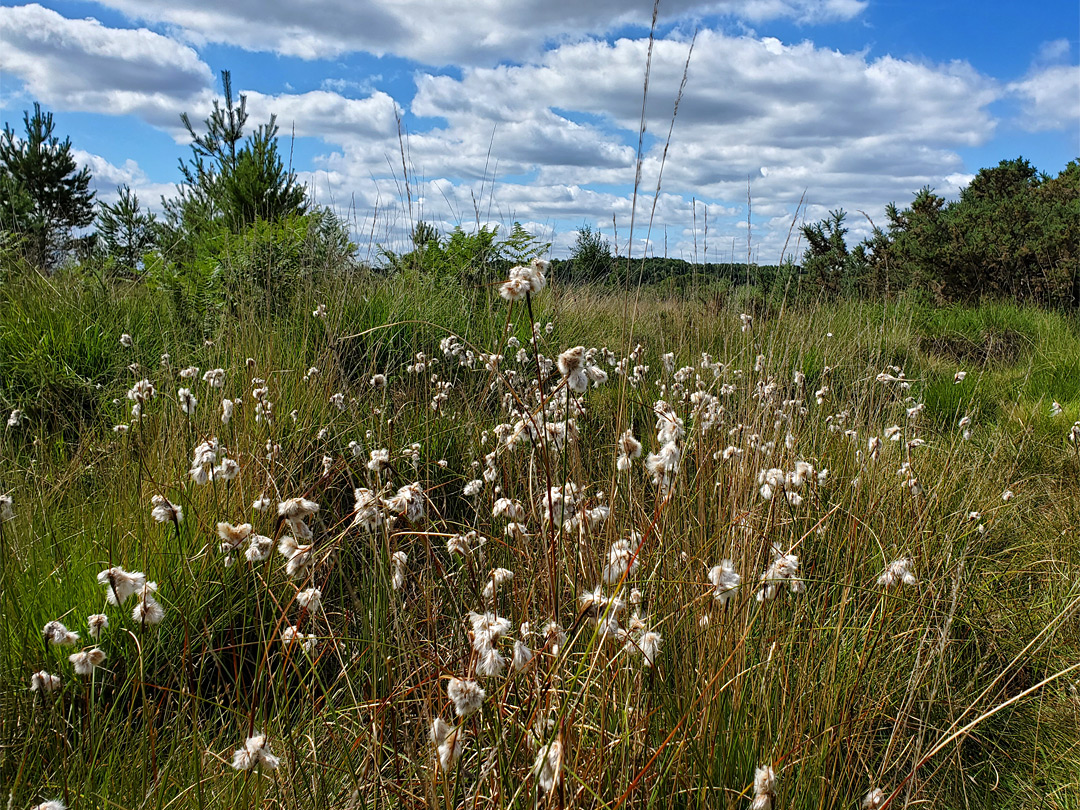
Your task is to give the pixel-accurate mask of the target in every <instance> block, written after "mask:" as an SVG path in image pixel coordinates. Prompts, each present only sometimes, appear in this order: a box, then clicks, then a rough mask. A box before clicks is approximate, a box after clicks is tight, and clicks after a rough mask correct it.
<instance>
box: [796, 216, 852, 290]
mask: <svg viewBox="0 0 1080 810" xmlns="http://www.w3.org/2000/svg"><path fill="white" fill-rule="evenodd" d="M845 219H847V213H846V212H845V211H843V210H839V209H838V210H836V211H830V212H829V216H828V218H827V219H823V220H822V221H821V222H816V223H814V224H813V225H803V228H802V233H803V237H804V238H805V239H806V243H807V248H806V252H805V253H804V254H803V269H804V270H805V271H806V275H807V281H809V282H810V284H811V286H812V287H813V289H814V291H815V293H823V294H824V295H826V296H829V297H835V296H836V295H838V294H839V293H840V291H841V286H842V285H843V282H844V280H845V278H847V277H848V276H850V275H851V267H852V256H851V254H849V253H848V249H847V243H846V242H845V241H844V236H845V235H846V234H847V232H848V229H847V228H846V227H845V226H844V220H845Z"/></svg>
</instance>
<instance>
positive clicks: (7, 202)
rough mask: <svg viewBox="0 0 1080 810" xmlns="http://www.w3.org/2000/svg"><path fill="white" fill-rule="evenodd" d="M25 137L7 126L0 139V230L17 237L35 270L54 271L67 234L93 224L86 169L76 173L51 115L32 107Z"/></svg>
mask: <svg viewBox="0 0 1080 810" xmlns="http://www.w3.org/2000/svg"><path fill="white" fill-rule="evenodd" d="M23 128H24V130H25V136H24V137H21V138H19V137H16V135H15V131H14V130H13V129H12V128H11V127H9V126H5V127H4V131H3V134H0V230H3V231H7V232H10V233H15V234H18V235H19V236H20V237H21V242H22V246H23V250H24V254H25V256H26V258H27V260H28V261H29V262H30V264H31V265H32V266H34V267H36V268H38V269H41V270H47V269H50V268H52V267H55V266H56V264H57V263H58V262H59V261H60V259H61V258H62V257H63V255H64V253H65V252H66V251H67V249H68V247H69V245H70V239H69V236H70V231H71V229H73V228H83V227H86V226H87V225H89V224H90V223H91V222H93V221H94V192H93V191H90V170H89V169H87V168H85V167H84V168H83V169H81V170H79V169H78V166H77V164H76V163H75V158H74V157H73V156H72V154H71V139H70V138H65V139H64V140H63V141H61V140H60V139H59V138H58V137H57V136H56V135H54V134H53V132H54V129H55V123H54V121H53V117H52V113H43V112H42V111H41V105H40V104H36V103H35V104H34V114H33V115H32V116H31V115H30V113H29V112H24V113H23Z"/></svg>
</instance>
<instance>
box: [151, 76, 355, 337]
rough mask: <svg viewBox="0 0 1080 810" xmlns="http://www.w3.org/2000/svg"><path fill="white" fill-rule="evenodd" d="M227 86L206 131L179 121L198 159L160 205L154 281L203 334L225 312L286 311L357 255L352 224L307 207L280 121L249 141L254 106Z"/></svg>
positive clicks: (185, 165)
mask: <svg viewBox="0 0 1080 810" xmlns="http://www.w3.org/2000/svg"><path fill="white" fill-rule="evenodd" d="M222 85H223V88H224V104H222V103H220V102H218V101H215V102H214V109H213V111H212V112H211V113H210V116H209V117H208V118H207V119H206V120H205V121H204V122H203V124H204V127H203V131H202V132H198V131H196V128H195V126H194V125H193V124H192V122H191V119H190V118H189V117H188V115H187V113H184V114H182V115H181V116H180V119H181V121H182V122H183V124H184V126H185V127H186V128H187V130H188V133H189V134H190V135H191V138H192V143H191V151H192V156H191V157H190V158H189V159H188V160H187V161H181V163H180V172H181V174H182V176H183V182H182V183H181V184H180V186H179V189H178V193H177V196H176V197H174V198H173V199H171V200H168V199H167V200H163V204H164V208H165V216H164V221H163V222H162V223H161V225H160V227H159V228H158V229H157V234H158V245H159V246H160V253H159V255H158V256H156V257H155V260H154V261H153V263H152V267H150V268H149V273H148V275H149V276H150V277H151V278H152V280H153V282H154V284H155V285H156V286H158V287H160V288H161V289H164V290H165V291H167V293H168V295H169V299H170V300H171V302H172V305H173V309H174V312H175V314H176V316H177V318H178V319H179V321H180V322H181V323H182V324H184V325H185V327H186V328H188V329H191V330H194V331H195V332H196V333H198V334H206V333H209V332H211V331H212V330H213V329H214V328H215V325H216V323H217V321H218V320H219V319H220V317H221V316H223V315H224V314H226V313H237V312H239V311H240V310H242V309H245V308H248V307H258V308H260V309H261V310H262V311H266V312H279V311H281V310H282V308H283V307H284V306H285V305H286V304H287V303H288V302H289V301H290V300H291V298H292V296H293V295H294V294H295V292H296V291H297V289H299V286H300V284H301V282H304V281H309V280H312V279H314V278H316V277H318V276H319V275H320V274H322V273H325V272H327V271H328V270H333V271H348V270H350V269H351V268H352V266H353V258H352V257H353V254H354V253H355V250H356V247H355V245H353V244H352V243H351V242H350V240H349V234H348V230H347V228H346V227H345V225H344V224H343V223H342V222H341V221H340V220H339V219H338V218H337V217H335V216H334V215H333V214H332V213H331V212H330V211H329V210H327V209H324V208H318V207H312V206H310V205H309V202H308V199H307V195H306V192H305V190H304V187H303V186H302V185H300V184H299V183H298V182H297V180H296V175H295V174H293V172H292V171H291V170H289V169H287V168H286V167H285V165H284V163H283V161H282V159H281V155H280V153H279V151H278V142H277V133H278V127H277V123H276V119H275V117H274V116H273V115H271V116H270V120H269V121H268V122H267V123H265V124H262V125H261V126H259V127H258V128H256V129H255V130H254V131H253V132H251V133H249V134H246V135H245V127H246V125H247V121H248V113H247V98H246V97H245V96H244V95H243V94H241V95H240V97H239V101H238V102H237V100H236V99H235V98H234V96H233V91H232V81H231V76H230V74H229V72H228V71H223V72H222Z"/></svg>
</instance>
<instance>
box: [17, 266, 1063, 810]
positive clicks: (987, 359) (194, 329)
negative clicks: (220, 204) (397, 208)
mask: <svg viewBox="0 0 1080 810" xmlns="http://www.w3.org/2000/svg"><path fill="white" fill-rule="evenodd" d="M538 287H539V284H538V283H536V282H535V277H533V289H532V290H531V291H530V293H529V294H528V296H527V298H525V297H523V298H521V300H515V301H513V302H510V301H507V300H505V299H504V298H503V297H501V296H500V294H499V293H500V286H499V285H497V284H496V285H489V286H485V285H476V284H469V283H462V282H459V281H455V280H453V279H434V278H429V277H426V276H423V275H420V274H416V273H412V274H409V273H406V274H403V275H398V276H394V277H390V278H386V277H380V276H376V275H370V274H365V273H354V274H349V275H343V276H337V277H334V278H331V279H323V280H321V281H319V282H318V283H311V284H307V285H305V286H302V287H301V288H299V289H298V290H297V292H296V294H295V295H294V296H293V297H292V298H291V300H289V301H288V302H285V303H282V302H281V301H274V302H271V301H269V300H268V299H267V298H265V297H259V296H255V295H252V296H251V297H249V298H245V297H243V296H239V297H236V298H234V299H232V300H230V301H229V302H228V304H227V305H226V306H224V307H223V308H221V309H220V310H214V311H213V312H211V313H210V315H209V316H207V317H202V318H200V319H194V320H193V319H192V318H191V317H189V316H188V315H186V314H184V313H185V312H186V311H182V310H180V309H178V308H177V307H176V306H175V305H174V304H175V302H173V301H171V300H170V299H169V297H168V296H166V295H163V294H160V293H157V292H155V291H153V290H151V289H148V288H147V287H146V286H144V285H140V284H124V283H119V282H109V283H99V282H97V281H94V280H92V279H88V278H86V277H81V276H74V275H65V274H59V275H56V276H53V277H50V278H45V277H41V276H38V275H37V274H35V273H21V274H14V273H13V274H11V275H8V276H7V277H6V278H5V279H4V282H3V283H2V284H0V405H2V406H3V407H4V409H5V410H4V417H5V419H6V418H7V416H8V415H9V414H11V418H10V419H8V420H7V427H4V428H2V434H0V448H2V450H0V494H3V495H5V496H6V497H9V498H10V501H7V502H6V504H7V507H9V508H4V514H3V520H2V521H0V546H2V548H0V594H2V595H0V600H2V613H3V617H4V621H3V623H2V625H0V786H2V787H3V791H4V792H5V793H6V794H8V795H7V798H4V797H0V799H2V800H4V801H6V802H7V807H9V808H23V807H37V806H46V807H58V806H61V805H47V804H43V803H47V802H61V803H62V806H65V807H66V808H68V809H69V810H83V809H84V808H101V809H102V810H104V809H105V808H110V810H111V809H116V810H120V809H121V808H123V810H135V809H136V808H156V809H158V810H166V809H169V810H172V809H173V808H238V807H260V808H262V807H265V808H328V809H329V808H334V809H335V810H336V809H338V808H360V807H365V808H367V807H380V808H382V807H386V808H399V807H400V808H411V807H431V808H487V807H499V808H503V807H589V808H618V807H635V808H637V807H640V808H646V807H648V808H668V807H679V808H691V807H692V808H732V809H734V808H751V807H753V808H755V809H756V810H768V808H799V810H810V808H815V809H817V810H825V809H826V808H836V809H839V808H860V807H865V808H885V807H890V808H965V809H966V808H1031V807H1039V808H1060V809H1064V808H1077V807H1080V697H1078V692H1077V685H1078V684H1080V625H1078V619H1077V612H1078V608H1080V585H1078V581H1080V580H1078V573H1080V546H1078V543H1077V526H1078V525H1080V456H1078V452H1080V427H1077V428H1075V431H1074V427H1073V426H1074V423H1075V422H1077V420H1080V385H1078V382H1080V325H1078V323H1077V321H1076V319H1075V317H1068V316H1064V315H1060V314H1055V313H1052V312H1047V311H1040V310H1036V309H1025V308H1020V307H1017V306H1014V305H1011V304H1008V305H1006V304H989V303H988V304H983V305H982V306H979V307H971V308H942V309H933V308H929V307H926V306H923V305H919V304H916V303H913V302H905V301H898V302H894V303H888V304H885V303H880V304H874V303H866V302H858V301H849V302H835V303H817V304H806V303H800V304H799V305H797V306H796V305H789V306H784V305H770V306H763V305H762V304H761V303H760V301H759V299H756V298H754V297H753V296H751V295H747V294H746V290H736V291H734V292H732V293H725V294H716V293H712V292H709V293H702V294H696V293H695V292H694V291H693V290H691V291H689V292H688V293H686V294H684V295H681V296H672V297H661V296H660V295H659V294H657V293H655V292H650V291H649V290H648V289H642V290H639V291H636V292H632V293H629V294H618V293H613V292H603V291H600V290H597V289H594V288H590V287H587V286H586V287H573V286H563V285H558V284H555V283H549V284H547V285H546V286H545V287H544V288H543V289H542V290H541V289H538ZM204 314H205V313H204ZM575 347H582V349H581V350H580V351H578V352H574V351H573V349H574V348H575ZM568 350H569V351H568ZM958 372H959V373H958ZM144 381H145V382H144ZM185 392H186V393H185ZM224 402H228V403H229V404H227V405H223V403H224ZM226 417H227V418H226ZM639 443H640V445H639ZM100 616H104V617H106V618H105V619H102V618H100ZM93 617H98V618H93ZM57 622H58V623H60V624H61V625H62V627H58V626H57V625H56V624H50V623H57ZM74 634H77V636H78V638H74V637H73V635H74ZM94 651H97V652H94Z"/></svg>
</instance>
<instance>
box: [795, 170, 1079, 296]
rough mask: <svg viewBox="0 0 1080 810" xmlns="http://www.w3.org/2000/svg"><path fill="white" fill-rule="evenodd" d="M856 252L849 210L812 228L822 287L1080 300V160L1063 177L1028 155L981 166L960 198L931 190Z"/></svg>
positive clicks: (810, 253)
mask: <svg viewBox="0 0 1080 810" xmlns="http://www.w3.org/2000/svg"><path fill="white" fill-rule="evenodd" d="M885 213H886V218H887V220H888V223H887V225H886V227H885V228H884V229H881V228H876V227H875V229H874V231H873V233H872V235H871V236H870V237H869V238H868V239H866V240H864V241H863V242H862V243H861V244H860V245H858V246H856V248H855V249H854V250H852V251H851V252H850V253H849V252H848V250H847V246H846V243H845V241H844V235H845V234H846V229H845V228H844V227H843V219H844V213H843V212H842V211H833V212H831V213H830V215H829V218H828V219H826V220H823V221H822V222H818V223H815V224H812V225H806V226H804V227H803V235H804V236H805V237H806V239H807V242H808V245H809V247H808V250H807V252H806V254H805V257H804V269H805V270H806V272H807V275H808V277H809V279H810V280H812V281H814V282H815V287H821V288H823V289H826V290H827V291H829V292H836V291H838V290H844V291H847V290H850V291H851V292H857V293H862V294H864V295H874V296H876V295H889V294H892V293H895V292H897V291H899V290H902V289H913V290H916V291H920V292H922V293H923V294H925V295H927V296H928V297H929V299H930V300H932V301H935V302H937V303H944V302H947V301H972V300H978V299H980V298H984V297H992V298H1007V299H1013V300H1017V301H1032V302H1035V303H1041V304H1046V305H1051V306H1065V307H1070V308H1075V307H1077V306H1080V255H1078V246H1080V164H1078V163H1077V162H1076V161H1073V162H1070V163H1069V165H1068V166H1067V167H1066V168H1065V169H1064V170H1063V171H1062V172H1061V173H1060V174H1058V176H1057V177H1049V176H1047V175H1045V174H1040V173H1039V172H1037V171H1036V170H1035V168H1034V167H1033V166H1032V165H1031V164H1030V163H1029V162H1028V161H1026V160H1024V159H1023V158H1016V159H1015V160H1003V161H1001V163H999V164H998V165H997V166H996V167H994V168H989V169H982V170H981V171H980V172H979V173H978V174H977V175H976V176H975V178H974V179H973V180H972V181H971V184H970V185H968V187H967V188H965V189H964V190H963V191H962V192H961V194H960V199H959V200H957V201H955V202H951V203H948V202H946V201H945V199H944V198H943V197H941V196H939V195H937V194H935V193H934V192H933V190H932V189H931V188H929V187H924V188H922V189H920V190H919V191H918V192H917V193H916V194H915V198H914V199H913V200H912V202H911V205H910V206H909V207H907V208H905V209H903V210H900V209H899V208H897V206H896V205H895V204H890V205H889V206H887V208H886V212H885Z"/></svg>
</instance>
